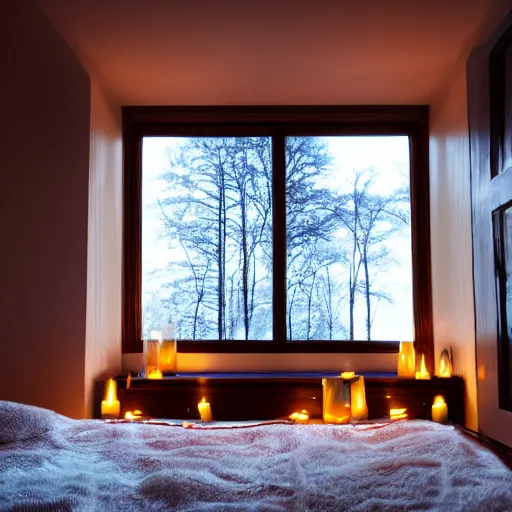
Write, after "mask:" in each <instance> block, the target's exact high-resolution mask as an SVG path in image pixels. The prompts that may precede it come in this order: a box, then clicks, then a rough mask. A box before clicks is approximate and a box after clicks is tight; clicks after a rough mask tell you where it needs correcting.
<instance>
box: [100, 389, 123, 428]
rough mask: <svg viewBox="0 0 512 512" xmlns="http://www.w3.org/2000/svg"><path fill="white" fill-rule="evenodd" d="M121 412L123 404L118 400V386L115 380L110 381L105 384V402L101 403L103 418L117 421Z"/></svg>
mask: <svg viewBox="0 0 512 512" xmlns="http://www.w3.org/2000/svg"><path fill="white" fill-rule="evenodd" d="M120 412H121V404H120V403H119V400H118V399H117V384H116V381H115V380H114V379H108V380H107V382H106V384H105V400H102V402H101V417H102V418H103V419H117V418H119V414H120Z"/></svg>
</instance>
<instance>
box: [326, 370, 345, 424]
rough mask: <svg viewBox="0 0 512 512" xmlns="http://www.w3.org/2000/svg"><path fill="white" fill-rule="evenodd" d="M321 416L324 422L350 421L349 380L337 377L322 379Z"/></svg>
mask: <svg viewBox="0 0 512 512" xmlns="http://www.w3.org/2000/svg"><path fill="white" fill-rule="evenodd" d="M322 417H323V420H324V423H348V422H349V421H350V418H351V414H350V382H348V381H346V380H344V379H342V378H339V377H336V378H326V379H322Z"/></svg>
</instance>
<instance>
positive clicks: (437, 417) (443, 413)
mask: <svg viewBox="0 0 512 512" xmlns="http://www.w3.org/2000/svg"><path fill="white" fill-rule="evenodd" d="M432 421H435V422H437V423H446V422H447V421H448V405H447V404H446V402H445V400H444V397H443V396H441V395H437V396H436V397H435V398H434V403H433V404H432Z"/></svg>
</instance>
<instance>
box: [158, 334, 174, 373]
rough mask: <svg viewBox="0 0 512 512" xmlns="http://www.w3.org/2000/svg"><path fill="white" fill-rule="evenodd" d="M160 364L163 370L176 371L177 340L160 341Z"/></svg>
mask: <svg viewBox="0 0 512 512" xmlns="http://www.w3.org/2000/svg"><path fill="white" fill-rule="evenodd" d="M158 365H159V369H160V371H161V372H167V373H176V340H163V341H162V342H161V343H160V352H159V354H158Z"/></svg>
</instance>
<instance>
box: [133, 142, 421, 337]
mask: <svg viewBox="0 0 512 512" xmlns="http://www.w3.org/2000/svg"><path fill="white" fill-rule="evenodd" d="M272 149H273V138H272V137H271V136H259V137H246V136H244V137H240V136H237V137H209V136H207V137H205V136H201V137H195V136H194V137H182V136H180V137H178V136H172V137H171V136H145V137H143V139H142V292H141V293H142V337H149V336H150V333H151V331H153V330H160V329H161V327H162V325H165V324H167V323H168V322H169V321H170V322H172V323H174V324H177V325H178V336H179V338H180V339H184V340H197V341H199V340H240V341H241V342H243V341H244V340H260V341H264V340H267V341H271V340H272V339H273V332H274V330H273V318H274V316H273V278H274V275H273V269H274V268H275V267H274V263H275V262H274V256H275V255H274V251H275V246H274V245H273V236H274V235H273V221H274V215H275V209H274V207H273V206H274V202H273V201H274V195H273V162H272V158H273V151H272ZM284 152H285V160H286V162H285V188H284V196H285V197H284V201H285V211H286V221H285V225H286V244H285V245H283V247H284V246H285V247H286V251H285V252H286V254H285V258H284V259H283V258H282V261H285V262H286V263H285V265H286V268H285V269H284V274H285V275H286V310H285V311H283V314H282V318H280V319H279V321H280V322H282V324H283V325H284V326H285V331H286V339H287V340H288V341H290V342H292V341H314V340H326V341H327V340H361V341H363V340H377V341H398V340H402V339H413V336H414V319H413V286H412V282H413V274H412V249H411V236H412V234H411V212H410V181H411V180H410V140H409V137H408V136H406V135H374V136H366V135H365V136H314V137H313V136H289V137H286V138H285V144H284Z"/></svg>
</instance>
